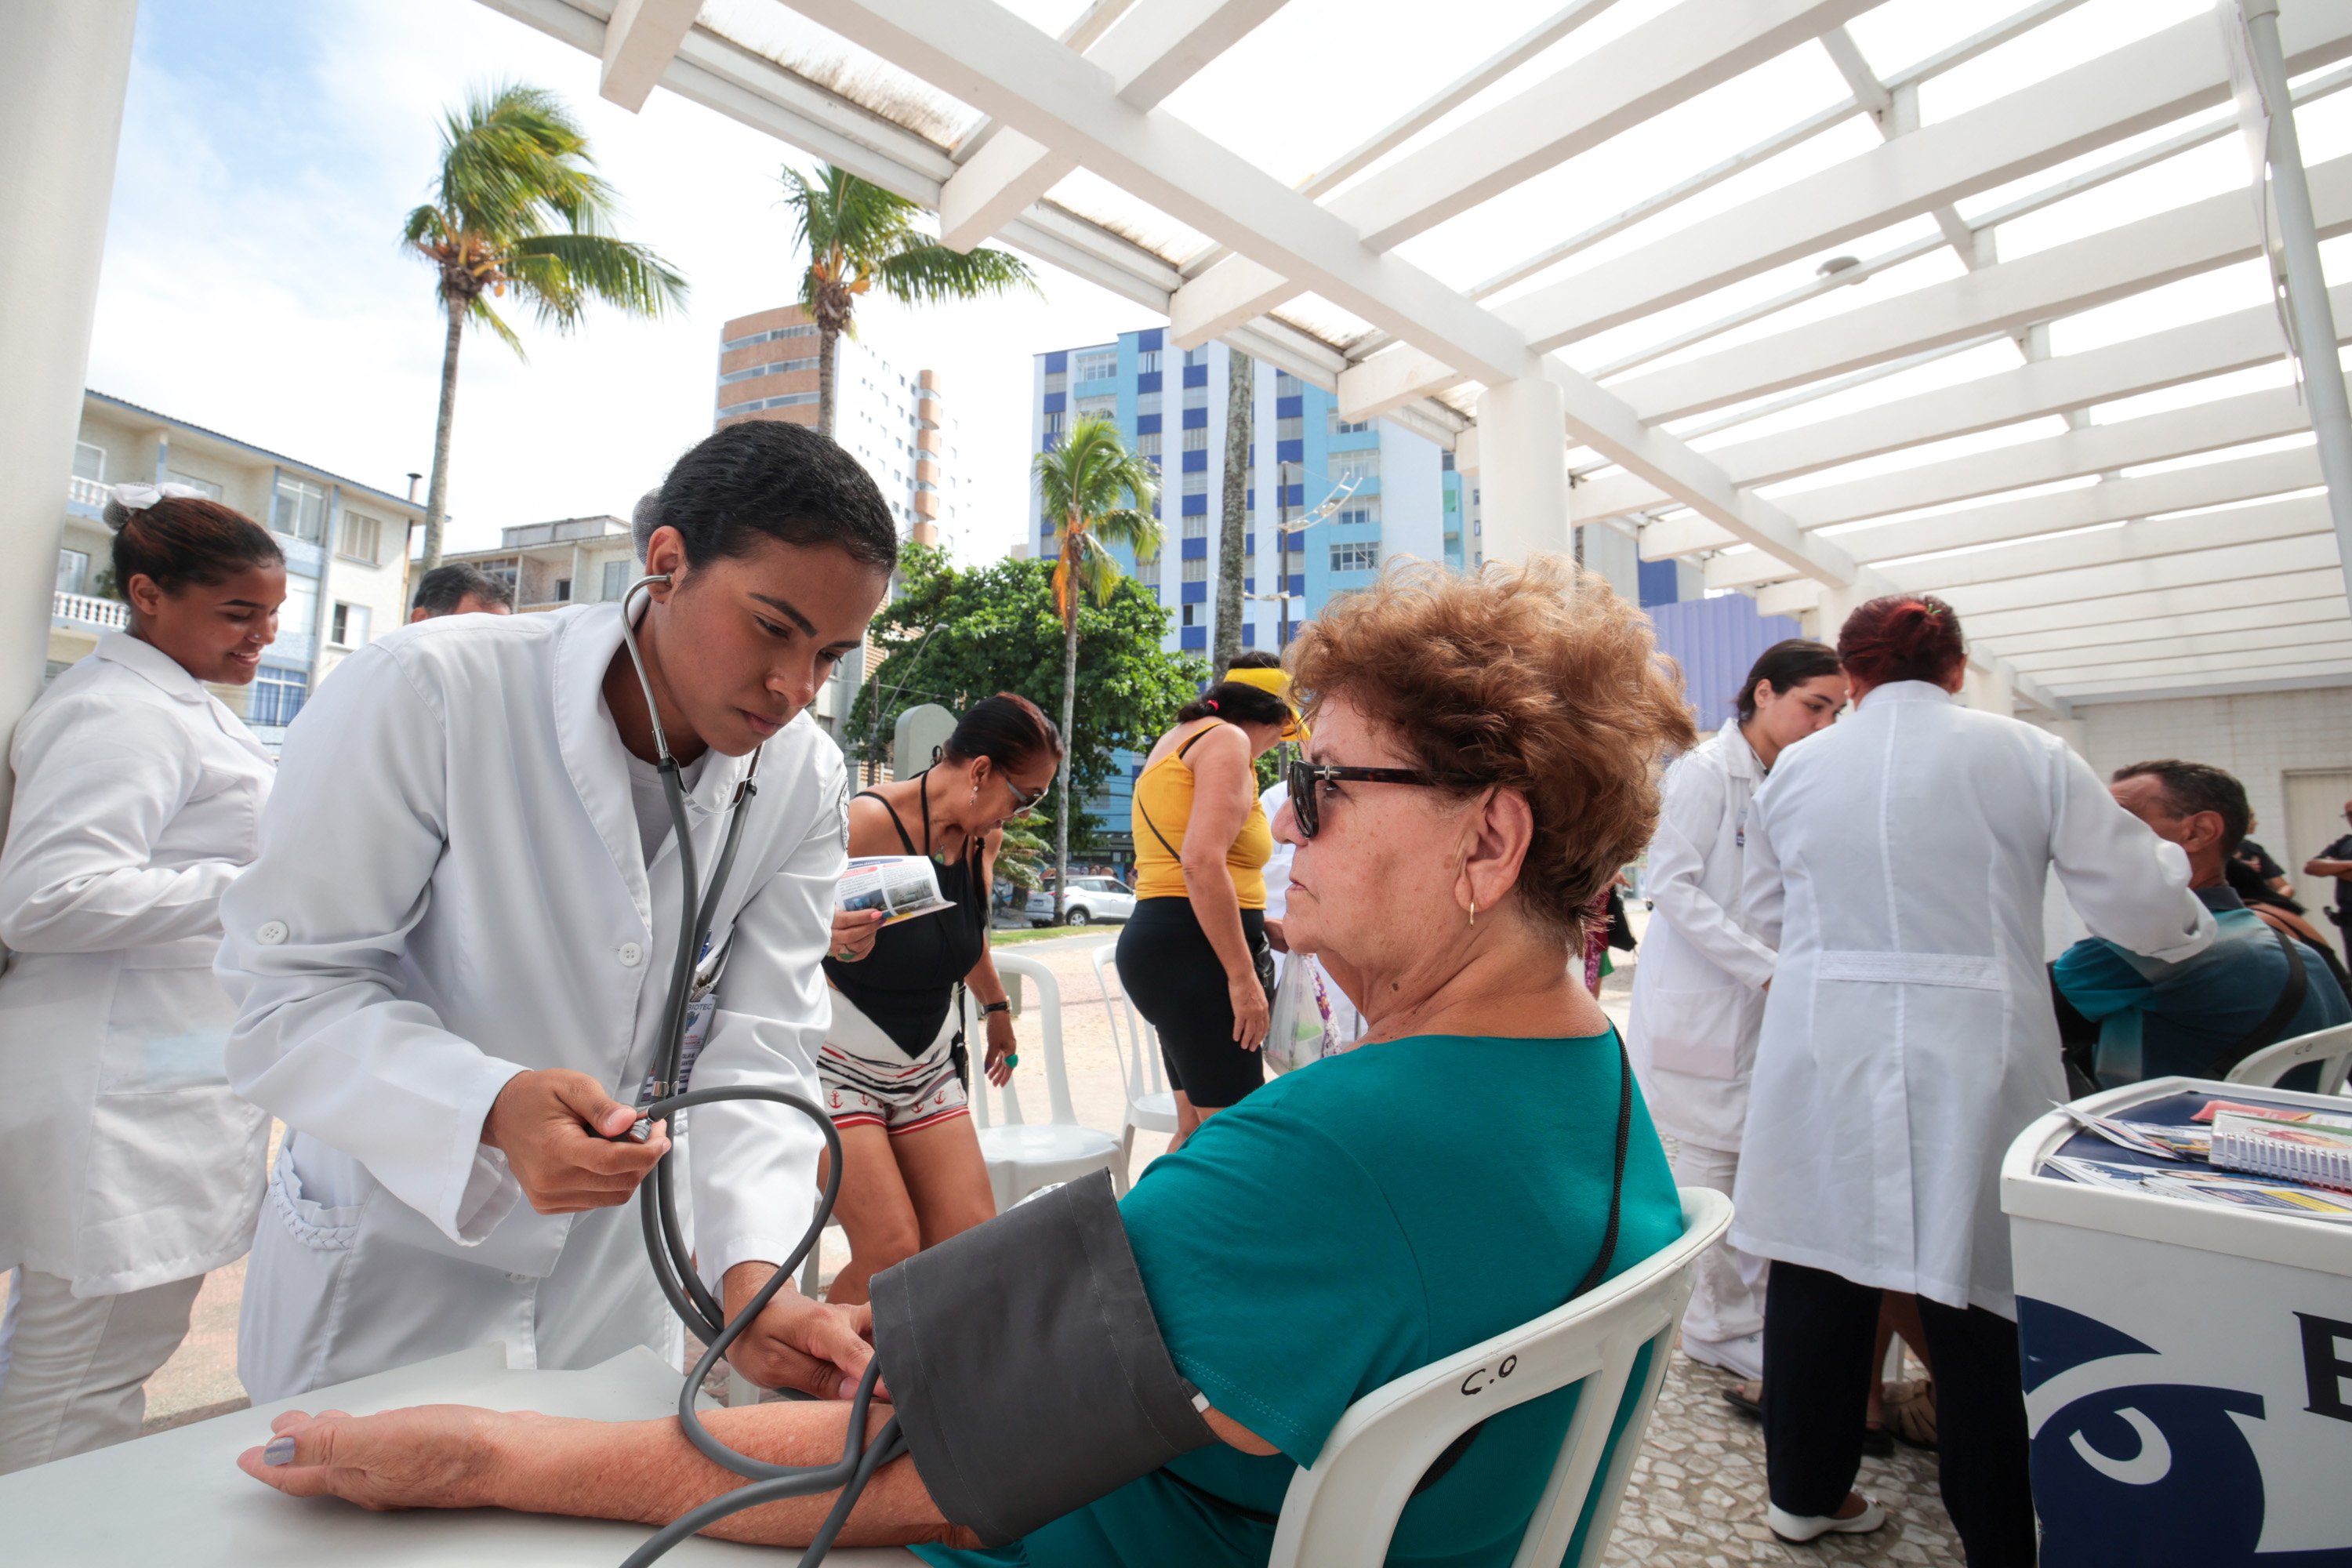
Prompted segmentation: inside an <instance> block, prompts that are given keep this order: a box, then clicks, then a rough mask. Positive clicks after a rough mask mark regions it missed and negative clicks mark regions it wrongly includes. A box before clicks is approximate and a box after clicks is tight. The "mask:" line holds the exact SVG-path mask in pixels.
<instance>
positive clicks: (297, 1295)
mask: <svg viewBox="0 0 2352 1568" xmlns="http://www.w3.org/2000/svg"><path fill="white" fill-rule="evenodd" d="M301 1142H304V1140H303V1138H302V1136H301V1134H299V1133H289V1135H288V1136H287V1139H286V1147H285V1148H284V1149H283V1150H281V1151H279V1152H278V1163H277V1164H276V1165H275V1166H274V1167H273V1168H272V1169H271V1170H270V1173H269V1193H268V1198H267V1200H266V1206H267V1207H268V1219H267V1221H266V1222H265V1223H264V1224H263V1225H262V1226H261V1230H260V1233H259V1234H258V1235H257V1236H256V1237H254V1242H253V1263H252V1266H251V1267H250V1268H248V1269H247V1272H246V1287H245V1307H244V1310H243V1311H241V1312H240V1313H238V1315H237V1325H236V1372H237V1376H238V1378H239V1379H240V1380H241V1381H242V1382H243V1383H244V1384H245V1387H246V1392H247V1394H251V1395H252V1396H253V1397H254V1398H256V1399H257V1400H260V1401H262V1402H263V1403H265V1404H266V1403H268V1401H271V1400H275V1399H287V1398H290V1397H292V1396H293V1395H295V1394H300V1393H303V1392H305V1391H307V1390H309V1389H312V1388H316V1387H318V1386H319V1385H320V1384H321V1383H323V1382H327V1381H330V1379H328V1377H327V1376H326V1372H325V1368H326V1363H327V1352H328V1350H329V1348H330V1347H331V1346H332V1345H333V1344H334V1342H335V1341H336V1338H337V1335H338V1332H339V1331H340V1329H341V1322H342V1318H343V1310H344V1304H345V1299H346V1297H347V1296H348V1294H349V1293H350V1290H351V1280H352V1269H353V1268H355V1267H356V1266H357V1262H358V1258H359V1237H360V1222H361V1221H362V1220H363V1219H364V1218H365V1217H366V1215H367V1209H368V1198H369V1197H370V1196H372V1195H373V1194H372V1193H366V1192H361V1193H348V1194H337V1193H335V1192H333V1191H332V1190H331V1186H330V1183H331V1180H332V1178H333V1177H335V1176H336V1175H338V1174H341V1173H339V1172H337V1171H336V1170H334V1168H333V1167H334V1165H335V1163H336V1162H337V1160H338V1158H339V1156H337V1155H336V1154H335V1153H334V1152H333V1151H331V1150H316V1149H313V1150H310V1151H308V1152H310V1153H312V1154H320V1153H323V1154H324V1155H325V1161H324V1163H325V1165H326V1166H327V1169H326V1170H324V1171H323V1172H320V1171H314V1172H313V1173H312V1174H313V1178H314V1179H313V1181H312V1182H310V1183H306V1182H305V1181H304V1180H303V1174H302V1171H301V1170H300V1168H299V1166H298V1165H297V1164H296V1162H295V1152H296V1149H297V1147H298V1145H299V1144H300V1143H301ZM320 1178H324V1179H320ZM335 1197H350V1198H352V1201H351V1202H348V1203H334V1202H328V1201H322V1200H325V1199H331V1198H335Z"/></svg>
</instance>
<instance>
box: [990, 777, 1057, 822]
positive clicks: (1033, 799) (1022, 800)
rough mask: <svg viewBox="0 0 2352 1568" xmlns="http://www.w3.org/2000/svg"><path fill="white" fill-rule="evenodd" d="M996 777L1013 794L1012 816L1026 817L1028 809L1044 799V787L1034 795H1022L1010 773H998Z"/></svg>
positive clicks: (1022, 792)
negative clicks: (1001, 780) (1000, 779)
mask: <svg viewBox="0 0 2352 1568" xmlns="http://www.w3.org/2000/svg"><path fill="white" fill-rule="evenodd" d="M997 776H998V777H1000V778H1002V779H1003V781H1004V787H1005V788H1006V789H1008V790H1010V791H1012V792H1013V816H1016V817H1017V816H1028V815H1029V809H1030V807H1032V806H1034V805H1036V804H1037V803H1038V802H1039V801H1041V800H1043V799H1045V787H1042V786H1041V787H1040V788H1039V789H1037V790H1036V791H1035V792H1034V793H1024V791H1023V790H1022V788H1021V786H1020V785H1019V784H1014V783H1013V775H1012V774H1011V773H1000V774H998V775H997ZM1006 820H1007V821H1010V820H1012V818H1010V817H1008V818H1006Z"/></svg>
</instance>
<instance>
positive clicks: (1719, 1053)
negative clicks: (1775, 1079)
mask: <svg viewBox="0 0 2352 1568" xmlns="http://www.w3.org/2000/svg"><path fill="white" fill-rule="evenodd" d="M1760 999H1761V993H1759V992H1757V991H1753V990H1751V989H1749V988H1748V986H1745V985H1710V986H1706V987H1704V988H1699V989H1693V990H1687V991H1670V990H1667V989H1665V988H1664V987H1663V986H1661V987H1659V988H1658V989H1656V990H1654V991H1650V992H1647V993H1645V994H1643V999H1642V1000H1643V1008H1642V1013H1643V1017H1642V1027H1643V1031H1644V1033H1646V1034H1647V1036H1648V1037H1649V1042H1650V1060H1651V1062H1652V1063H1653V1064H1654V1065H1655V1066H1658V1067H1661V1068H1664V1069H1665V1070H1667V1071H1668V1072H1679V1073H1687V1074H1689V1075H1690V1076H1691V1077H1693V1078H1711V1079H1733V1078H1737V1077H1738V1076H1739V1047H1740V1045H1741V1043H1742V1042H1743V1041H1745V1040H1746V1039H1747V1038H1748V1036H1749V1035H1751V1034H1753V1033H1754V1032H1755V1025H1756V1017H1757V1013H1758V1011H1759V1009H1758V1008H1757V1005H1756V1004H1757V1003H1758V1001H1759V1000H1760Z"/></svg>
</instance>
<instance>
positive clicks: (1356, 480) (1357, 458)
mask: <svg viewBox="0 0 2352 1568" xmlns="http://www.w3.org/2000/svg"><path fill="white" fill-rule="evenodd" d="M1380 477H1381V449H1380V448H1379V447H1366V448H1364V450H1362V451H1360V452H1334V453H1332V454H1331V482H1332V483H1333V484H1335V485H1345V484H1351V483H1352V484H1369V483H1370V482H1371V481H1373V480H1375V479H1379V478H1380Z"/></svg>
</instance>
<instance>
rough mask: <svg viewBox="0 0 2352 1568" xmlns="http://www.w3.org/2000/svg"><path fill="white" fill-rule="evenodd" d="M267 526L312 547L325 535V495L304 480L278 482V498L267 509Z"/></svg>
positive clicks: (317, 487) (286, 479) (283, 476)
mask: <svg viewBox="0 0 2352 1568" xmlns="http://www.w3.org/2000/svg"><path fill="white" fill-rule="evenodd" d="M269 526H270V527H271V528H272V529H274V530H275V531H278V532H279V533H287V534H291V535H293V536H294V537H295V538H296V539H299V540H303V541H305V542H309V543H311V544H316V543H318V542H320V541H321V540H322V539H324V538H325V537H326V533H327V492H326V490H325V489H323V488H321V487H320V486H318V485H314V484H311V483H310V481H308V480H307V479H289V478H288V477H287V476H285V475H283V474H281V475H279V476H278V495H277V498H276V500H274V501H273V502H272V503H271V506H270V509H269Z"/></svg>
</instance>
